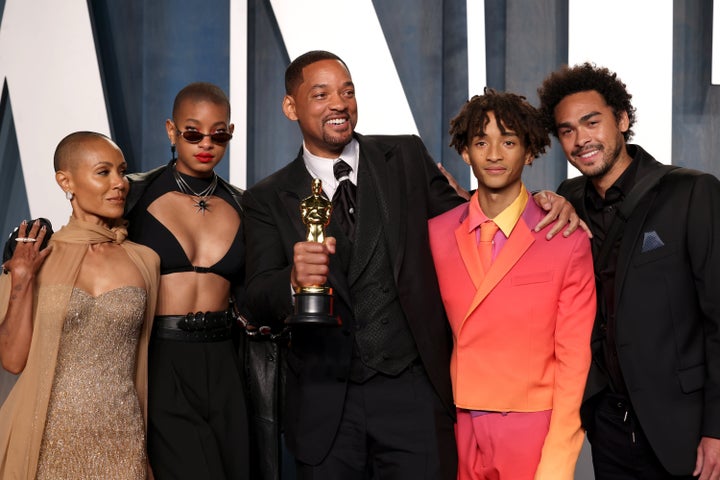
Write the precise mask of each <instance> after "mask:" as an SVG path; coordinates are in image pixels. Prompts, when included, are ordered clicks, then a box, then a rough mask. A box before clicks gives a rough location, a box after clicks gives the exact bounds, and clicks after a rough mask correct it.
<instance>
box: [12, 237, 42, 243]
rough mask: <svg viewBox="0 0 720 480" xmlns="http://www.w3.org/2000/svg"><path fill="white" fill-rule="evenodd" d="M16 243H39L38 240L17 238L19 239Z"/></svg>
mask: <svg viewBox="0 0 720 480" xmlns="http://www.w3.org/2000/svg"><path fill="white" fill-rule="evenodd" d="M15 241H16V242H21V243H35V242H37V238H30V237H17V238H16V239H15Z"/></svg>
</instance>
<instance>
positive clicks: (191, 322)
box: [127, 83, 249, 480]
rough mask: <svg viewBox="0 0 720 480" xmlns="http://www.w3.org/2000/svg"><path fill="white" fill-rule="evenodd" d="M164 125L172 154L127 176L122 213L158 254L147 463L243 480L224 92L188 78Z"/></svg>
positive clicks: (191, 475)
mask: <svg viewBox="0 0 720 480" xmlns="http://www.w3.org/2000/svg"><path fill="white" fill-rule="evenodd" d="M166 130H167V136H168V139H169V140H170V144H171V150H172V153H173V159H172V160H171V161H170V163H169V164H167V165H166V166H163V167H160V168H158V169H155V170H152V171H150V172H147V173H143V174H135V175H130V176H129V178H130V181H131V189H130V196H129V199H128V214H127V218H128V220H129V221H130V238H132V239H133V240H135V241H136V242H138V243H141V244H144V245H147V246H149V247H150V248H152V249H153V250H155V251H156V252H157V253H158V255H159V256H160V259H161V266H160V273H161V279H160V289H159V295H158V306H157V311H156V317H155V321H154V327H153V333H152V337H151V341H150V350H149V426H148V455H149V458H150V465H151V467H152V470H153V473H154V475H155V478H156V479H158V480H165V479H173V480H175V479H199V478H208V479H210V478H212V479H220V480H222V479H233V480H234V479H244V478H248V476H249V473H248V448H249V446H248V425H247V411H246V407H245V394H244V389H243V383H242V377H241V368H240V364H239V360H238V356H237V350H236V349H235V346H234V342H233V336H234V335H235V334H237V330H236V329H237V325H236V320H235V318H236V313H237V312H236V311H234V309H233V304H232V299H233V289H234V288H242V285H243V280H244V279H243V274H244V256H245V252H244V245H243V236H242V231H241V218H240V206H239V202H240V198H239V197H240V195H241V191H240V190H238V189H237V188H235V187H233V186H232V185H230V184H229V183H227V182H225V181H224V180H223V179H221V178H220V177H218V175H217V174H216V173H215V171H214V168H215V166H216V165H217V164H218V163H219V162H220V161H221V160H222V158H223V155H225V151H226V149H227V144H228V142H229V141H230V139H231V138H232V132H233V125H232V124H231V123H230V103H229V101H228V99H227V96H226V95H225V93H224V92H223V91H222V90H221V89H220V88H219V87H217V86H215V85H212V84H208V83H192V84H190V85H188V86H186V87H185V88H183V89H182V90H181V91H180V92H179V93H178V95H177V96H176V98H175V103H174V105H173V114H172V119H168V120H167V122H166ZM175 153H177V156H176V155H175ZM238 300H242V299H238ZM239 303H240V302H238V304H239Z"/></svg>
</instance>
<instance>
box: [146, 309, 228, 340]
mask: <svg viewBox="0 0 720 480" xmlns="http://www.w3.org/2000/svg"><path fill="white" fill-rule="evenodd" d="M233 321H234V319H233V317H232V315H231V314H230V313H229V312H227V311H225V312H197V313H188V314H187V315H158V316H156V317H155V319H154V321H153V336H154V337H156V338H162V339H163V340H178V341H182V342H219V341H222V340H228V339H229V338H231V335H232V324H233Z"/></svg>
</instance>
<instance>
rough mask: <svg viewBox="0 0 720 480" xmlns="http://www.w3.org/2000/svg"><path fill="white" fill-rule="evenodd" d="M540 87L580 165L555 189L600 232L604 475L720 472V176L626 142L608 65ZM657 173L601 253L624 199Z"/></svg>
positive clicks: (596, 389) (588, 412) (578, 69)
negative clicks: (669, 162) (671, 163)
mask: <svg viewBox="0 0 720 480" xmlns="http://www.w3.org/2000/svg"><path fill="white" fill-rule="evenodd" d="M538 94H539V96H540V104H541V111H542V113H543V116H544V118H545V120H546V123H547V126H548V128H549V129H550V131H551V132H552V133H553V134H554V135H555V136H556V137H557V138H558V140H559V141H560V144H561V146H562V148H563V151H564V152H565V155H566V156H567V159H568V161H569V162H570V163H571V164H572V165H573V166H575V167H576V168H577V169H578V170H580V172H581V173H582V174H583V175H582V176H580V177H577V178H573V179H570V180H566V181H564V182H563V183H562V184H561V185H560V187H559V189H558V192H559V193H560V194H562V195H564V196H566V197H567V198H568V199H569V200H570V201H571V202H572V203H573V204H574V206H575V209H576V210H577V212H578V214H579V215H580V216H581V218H583V219H584V220H585V221H586V222H587V223H588V225H589V226H590V229H591V231H592V233H593V240H592V243H593V254H594V256H595V260H596V274H597V275H596V278H597V286H598V289H597V290H598V292H599V296H598V316H597V319H596V323H595V329H594V332H593V338H592V350H593V361H592V366H591V368H590V373H589V376H588V381H587V386H586V390H585V398H584V401H583V406H582V409H581V415H582V420H583V425H584V426H585V428H586V429H587V433H588V439H589V440H590V444H591V447H592V456H593V465H594V470H595V475H596V478H597V479H609V478H612V479H664V478H694V477H693V476H697V475H700V478H701V479H703V480H706V479H711V478H712V479H717V478H720V182H718V180H717V179H716V178H715V177H714V176H712V175H708V174H704V173H701V172H697V171H692V170H687V169H676V170H672V171H670V170H671V167H668V166H664V165H662V164H660V163H659V162H657V161H656V160H655V159H654V158H653V157H651V156H650V154H648V153H647V152H646V151H645V150H643V149H642V148H641V147H640V146H638V145H632V144H627V143H626V142H627V141H628V140H629V139H630V138H631V136H632V127H633V124H634V122H635V108H634V107H633V106H632V104H631V101H630V100H631V95H630V94H629V93H628V92H627V90H626V86H625V84H623V83H622V82H621V81H620V79H618V78H617V76H616V74H614V73H613V72H610V71H609V70H608V69H606V68H600V67H596V66H594V65H591V64H588V63H585V64H582V65H577V66H575V67H572V68H570V67H563V68H562V69H560V70H558V71H556V72H554V73H552V74H551V75H549V76H548V77H547V78H546V79H545V81H544V82H543V84H542V86H541V88H540V89H539V90H538ZM667 171H669V173H667ZM656 172H660V173H665V175H664V176H662V177H661V178H660V180H659V181H658V182H657V183H652V184H653V185H654V187H653V188H652V189H650V190H649V192H648V193H646V194H645V195H643V196H641V197H640V198H641V200H640V201H639V203H637V206H636V207H635V208H634V209H633V210H632V212H631V213H629V215H627V216H626V219H627V221H626V222H625V224H624V227H623V230H622V233H621V235H619V236H617V237H615V238H616V240H615V241H614V242H613V241H612V240H608V241H609V242H611V243H610V244H609V246H608V247H607V248H609V250H608V252H609V253H608V254H607V257H606V258H607V259H608V260H607V262H604V266H603V265H599V266H598V264H597V262H598V257H600V258H602V257H603V256H604V255H603V253H601V251H602V246H603V243H604V242H605V239H606V237H607V236H608V232H609V231H610V228H609V225H610V224H611V222H612V220H613V218H614V217H615V216H616V212H617V211H618V209H620V208H621V206H622V204H623V201H624V200H625V199H628V198H629V197H630V198H632V197H631V192H632V191H633V188H634V187H635V186H637V185H639V184H640V185H641V184H642V183H645V182H644V180H645V179H647V178H649V177H650V176H653V175H655V174H656ZM633 196H634V195H633ZM627 201H628V202H629V203H630V202H631V200H629V199H628V200H627ZM626 208H627V205H626Z"/></svg>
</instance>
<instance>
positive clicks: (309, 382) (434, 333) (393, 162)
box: [243, 51, 574, 480]
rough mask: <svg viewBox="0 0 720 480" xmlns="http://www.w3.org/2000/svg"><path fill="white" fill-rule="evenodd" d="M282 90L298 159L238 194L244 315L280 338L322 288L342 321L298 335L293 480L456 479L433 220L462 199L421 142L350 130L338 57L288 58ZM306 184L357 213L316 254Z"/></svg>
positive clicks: (349, 92) (337, 219)
mask: <svg viewBox="0 0 720 480" xmlns="http://www.w3.org/2000/svg"><path fill="white" fill-rule="evenodd" d="M285 87H286V96H285V98H284V100H283V111H284V113H285V115H286V116H287V117H288V118H289V119H291V120H294V121H297V122H298V125H299V127H300V130H301V131H302V134H303V147H302V149H301V150H300V153H299V154H298V157H297V158H296V159H295V160H294V161H292V162H291V163H290V164H289V165H287V166H286V167H284V168H283V169H281V170H279V171H278V172H276V173H274V174H273V175H271V176H270V177H268V178H266V179H265V180H262V181H260V182H259V183H257V184H256V185H254V186H253V187H252V188H250V189H249V190H247V191H246V192H245V195H244V196H243V208H244V215H245V216H244V222H245V235H246V243H247V263H246V268H247V270H246V279H247V283H246V285H247V302H248V307H249V308H250V310H251V311H253V313H254V315H255V318H262V319H263V320H264V321H268V320H269V321H271V322H273V321H274V323H275V325H276V326H279V325H282V323H283V321H284V320H285V318H286V317H287V316H288V315H290V314H291V313H292V312H293V297H292V295H291V293H292V290H295V291H298V290H299V289H300V287H304V286H313V285H315V286H317V285H324V284H326V283H327V284H329V285H330V286H331V287H332V289H333V291H334V295H335V299H334V306H335V313H336V314H337V315H339V316H340V318H341V319H342V325H341V326H339V327H297V326H296V327H293V330H292V339H291V342H290V349H289V353H288V355H287V380H286V382H287V383H286V398H285V416H284V428H285V437H286V441H287V445H288V447H289V449H290V451H291V452H292V453H293V455H294V456H295V459H296V462H297V467H298V476H299V478H313V479H339V478H342V479H343V480H345V479H358V480H360V479H367V478H394V479H410V478H412V479H424V478H426V479H433V480H435V479H448V480H450V479H453V480H454V479H455V477H456V471H457V465H456V464H457V458H456V448H455V439H454V425H453V422H454V414H455V408H454V406H453V401H452V391H451V386H450V376H449V368H450V367H449V362H450V349H451V342H452V339H451V336H450V331H449V328H448V324H447V319H446V317H445V313H444V310H443V305H442V302H441V300H440V294H439V290H438V285H437V280H436V277H435V270H434V266H433V261H432V257H431V255H430V250H429V246H428V235H427V220H428V219H429V218H431V217H433V216H435V215H438V214H440V213H443V212H445V211H447V210H449V209H450V208H453V207H454V206H456V205H458V204H459V203H461V202H463V201H464V199H463V198H461V197H459V196H458V195H457V194H456V193H455V190H454V189H453V188H451V187H450V185H449V184H448V182H447V180H446V179H445V177H444V176H443V174H442V173H441V172H440V171H439V170H438V168H437V166H436V165H435V163H434V162H433V161H432V159H431V158H430V156H429V154H428V152H427V151H426V149H425V146H424V145H423V143H422V141H421V140H420V139H419V138H418V137H416V136H411V135H404V136H382V135H374V136H363V135H360V134H357V133H355V132H354V127H355V124H356V122H357V104H356V101H355V90H354V86H353V83H352V78H351V77H350V72H349V71H348V68H347V66H346V65H345V63H344V62H343V61H342V60H341V59H340V58H338V57H337V56H335V55H334V54H332V53H329V52H324V51H312V52H308V53H306V54H304V55H301V56H300V57H298V58H297V59H295V60H294V61H293V62H292V63H291V64H290V66H289V67H288V68H287V71H286V74H285ZM341 165H342V166H344V167H345V168H346V171H344V172H338V174H337V175H338V178H339V179H338V178H336V173H335V172H334V170H335V168H334V166H336V168H338V169H339V168H340V166H341ZM313 178H320V179H321V180H322V187H323V191H324V192H325V193H326V194H327V196H328V198H333V195H334V193H335V191H336V190H338V188H339V187H340V185H341V183H340V182H341V181H345V182H348V181H349V182H351V183H352V185H350V186H349V187H351V188H350V189H351V190H356V193H353V194H352V195H351V196H352V197H353V199H352V201H353V202H354V206H353V207H352V208H350V209H348V208H347V207H345V208H344V209H343V207H340V206H339V205H338V204H337V203H336V204H335V208H334V211H333V213H332V216H331V220H330V223H329V225H328V227H327V232H326V238H325V241H324V242H322V243H319V242H313V241H306V227H305V225H304V224H303V221H302V219H301V216H300V204H301V202H302V201H303V199H305V198H307V197H308V196H309V195H310V193H311V182H312V180H313ZM345 186H348V185H347V184H345ZM343 188H344V187H343ZM340 191H342V188H340ZM560 200H562V199H560ZM539 203H541V202H539ZM563 205H564V206H563ZM547 206H548V208H549V205H547ZM560 210H562V212H560ZM570 210H571V209H570V208H569V204H567V203H566V202H565V201H564V200H562V201H558V198H556V199H555V201H553V208H552V210H551V212H550V213H549V214H548V216H547V217H546V220H545V221H544V222H543V223H549V222H550V221H552V220H553V219H554V218H556V217H557V216H558V213H561V215H560V217H561V219H562V220H561V221H559V222H558V224H557V225H555V226H554V228H553V230H554V231H555V232H556V231H558V230H560V229H561V228H563V226H564V224H565V222H564V220H565V219H566V218H567V217H568V216H569V213H570V212H569V211H570ZM573 215H574V213H573ZM346 225H349V226H350V227H351V228H349V229H347V230H346V229H344V226H346ZM573 229H574V228H573Z"/></svg>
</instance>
